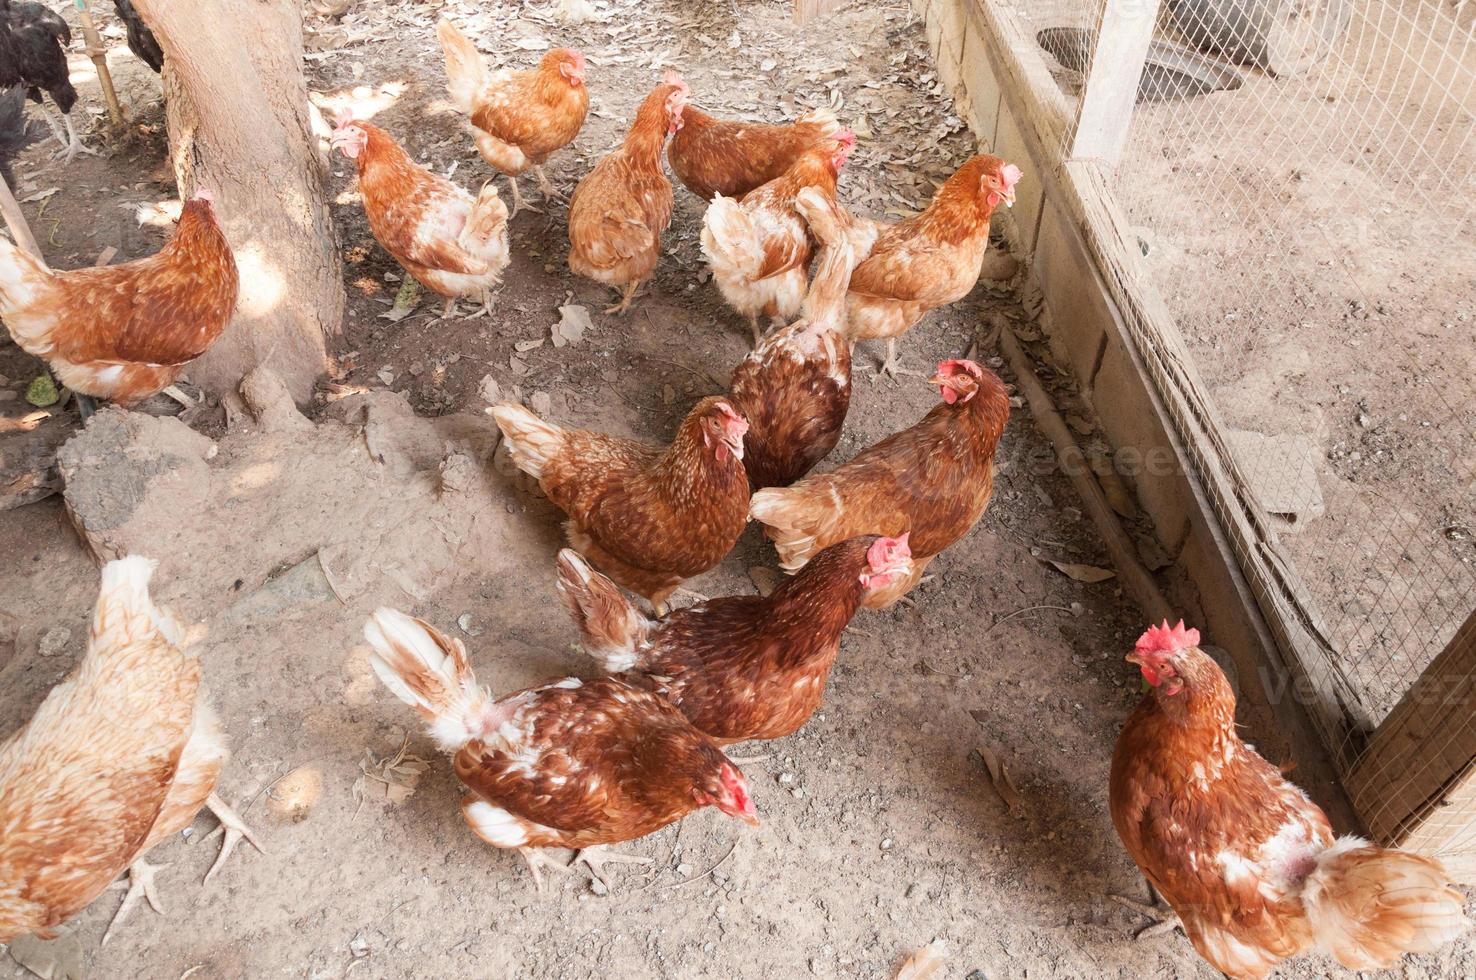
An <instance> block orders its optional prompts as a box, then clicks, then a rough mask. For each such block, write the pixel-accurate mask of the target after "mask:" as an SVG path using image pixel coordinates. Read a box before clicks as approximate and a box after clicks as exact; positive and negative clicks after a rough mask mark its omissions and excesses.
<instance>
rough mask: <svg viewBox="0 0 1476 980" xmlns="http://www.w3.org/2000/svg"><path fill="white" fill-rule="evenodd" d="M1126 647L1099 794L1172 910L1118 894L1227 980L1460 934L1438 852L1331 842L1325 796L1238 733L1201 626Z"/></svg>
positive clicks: (1150, 633) (1165, 630)
mask: <svg viewBox="0 0 1476 980" xmlns="http://www.w3.org/2000/svg"><path fill="white" fill-rule="evenodd" d="M1127 659H1128V661H1129V662H1130V663H1133V664H1136V665H1137V666H1138V667H1139V669H1140V670H1141V671H1142V675H1143V679H1144V680H1145V681H1146V682H1147V683H1148V685H1149V690H1148V693H1147V694H1146V695H1145V696H1144V697H1143V700H1142V701H1141V702H1140V703H1139V705H1138V708H1137V710H1136V711H1134V712H1133V714H1132V716H1131V717H1129V718H1128V720H1127V723H1126V724H1125V725H1124V726H1123V729H1122V734H1121V735H1120V736H1119V737H1118V740H1117V748H1116V751H1115V752H1114V753H1113V756H1112V773H1111V777H1110V783H1109V792H1108V802H1109V807H1110V809H1111V811H1112V822H1113V825H1114V826H1115V827H1116V828H1117V833H1118V836H1119V837H1121V838H1122V843H1123V846H1124V847H1125V848H1126V849H1127V852H1128V854H1129V855H1130V856H1131V857H1132V859H1133V860H1134V861H1135V862H1136V863H1137V865H1138V867H1139V868H1140V869H1141V870H1142V872H1143V874H1144V876H1145V877H1146V878H1147V879H1148V883H1149V885H1150V887H1151V888H1152V889H1154V890H1156V892H1157V893H1158V894H1160V895H1161V896H1162V897H1163V899H1165V900H1166V902H1167V905H1168V906H1169V909H1170V910H1171V911H1163V912H1161V911H1160V910H1159V909H1157V908H1154V907H1151V906H1145V905H1141V904H1139V903H1137V902H1135V901H1133V900H1131V899H1121V898H1118V900H1119V901H1121V902H1122V903H1123V904H1125V905H1128V906H1130V907H1132V908H1134V909H1136V910H1138V911H1141V912H1143V913H1145V914H1147V915H1148V916H1150V917H1151V918H1155V919H1159V920H1160V922H1161V924H1162V925H1163V926H1169V927H1172V926H1173V925H1176V924H1177V925H1180V926H1182V928H1183V930H1184V933H1185V934H1186V935H1187V936H1188V937H1189V941H1190V942H1191V943H1192V944H1193V945H1194V948H1195V949H1196V950H1197V951H1198V952H1199V955H1201V956H1203V957H1204V958H1205V959H1206V960H1208V961H1209V963H1210V964H1211V965H1212V966H1214V967H1215V968H1216V969H1217V970H1219V971H1221V972H1222V973H1224V974H1226V975H1228V976H1230V977H1232V978H1235V980H1261V978H1263V977H1265V976H1266V975H1267V974H1269V973H1270V972H1271V970H1272V969H1274V968H1275V966H1276V965H1277V964H1278V963H1279V962H1281V961H1282V960H1284V959H1287V958H1289V957H1292V956H1297V955H1299V954H1301V953H1307V952H1312V951H1314V950H1315V951H1320V952H1323V953H1326V954H1328V955H1330V956H1332V957H1333V958H1335V959H1336V960H1337V961H1338V962H1340V963H1342V964H1343V965H1344V966H1346V967H1348V968H1349V969H1352V970H1377V969H1387V968H1388V967H1390V966H1392V965H1393V964H1394V963H1395V962H1396V961H1397V960H1398V959H1399V957H1400V956H1402V955H1403V954H1405V953H1427V952H1430V951H1431V950H1434V949H1435V948H1437V947H1438V946H1440V945H1442V944H1443V943H1445V942H1448V941H1449V940H1451V939H1453V938H1454V937H1456V936H1458V935H1460V934H1461V933H1462V932H1464V931H1465V930H1466V928H1467V921H1466V917H1465V911H1464V899H1463V897H1462V896H1461V894H1460V893H1459V892H1457V891H1455V890H1454V889H1452V888H1451V887H1450V886H1449V876H1448V875H1447V874H1446V872H1445V869H1444V868H1443V867H1442V866H1441V864H1440V863H1439V862H1438V861H1435V860H1433V859H1431V858H1427V857H1421V856H1419V855H1415V854H1408V853H1405V852H1403V851H1397V850H1392V849H1388V848H1383V847H1378V846H1376V845H1373V844H1370V843H1368V842H1367V841H1365V840H1362V839H1360V838H1358V837H1351V836H1346V837H1341V838H1335V837H1334V836H1333V832H1332V827H1331V825H1330V824H1329V823H1328V819H1327V816H1326V815H1325V814H1324V813H1323V812H1322V810H1321V808H1320V807H1318V806H1317V804H1316V803H1314V802H1312V800H1311V799H1310V798H1309V797H1308V796H1307V794H1306V793H1304V792H1303V791H1302V790H1301V789H1299V788H1298V787H1297V786H1295V785H1293V784H1292V783H1290V782H1288V781H1287V780H1286V779H1285V777H1284V776H1283V775H1282V773H1281V771H1280V770H1279V769H1277V767H1275V766H1273V765H1272V764H1271V763H1269V762H1267V761H1266V760H1265V759H1263V758H1261V757H1260V756H1259V755H1258V754H1256V751H1255V749H1253V748H1251V747H1250V746H1249V745H1247V744H1245V743H1244V742H1242V741H1241V739H1240V734H1239V732H1238V731H1237V730H1236V725H1235V694H1234V692H1233V691H1232V690H1231V687H1230V684H1229V682H1228V681H1227V680H1226V679H1225V675H1224V673H1223V672H1222V671H1221V670H1220V667H1219V665H1218V664H1216V663H1215V661H1214V660H1212V659H1211V658H1210V657H1209V656H1208V655H1207V654H1206V653H1205V652H1204V651H1203V650H1201V649H1200V647H1199V631H1198V630H1196V629H1188V628H1186V627H1185V626H1184V623H1183V621H1182V620H1181V621H1180V622H1178V623H1177V624H1175V625H1173V626H1170V625H1169V624H1168V622H1167V621H1165V622H1164V623H1163V624H1162V625H1160V626H1154V627H1151V628H1149V629H1148V630H1147V631H1146V632H1144V633H1143V635H1142V636H1141V637H1140V638H1139V639H1138V642H1137V644H1136V646H1135V647H1134V648H1133V652H1132V653H1130V654H1128V656H1127ZM1114 897H1117V896H1114ZM1159 928H1161V927H1155V930H1157V929H1159Z"/></svg>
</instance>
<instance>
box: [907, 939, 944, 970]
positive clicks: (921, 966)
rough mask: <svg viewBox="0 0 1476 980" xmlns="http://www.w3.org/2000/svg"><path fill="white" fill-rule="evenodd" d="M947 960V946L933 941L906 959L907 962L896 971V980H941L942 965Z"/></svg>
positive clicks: (941, 942) (937, 940) (939, 940)
mask: <svg viewBox="0 0 1476 980" xmlns="http://www.w3.org/2000/svg"><path fill="white" fill-rule="evenodd" d="M947 959H948V944H947V943H946V942H944V941H943V940H941V939H934V940H933V941H932V942H930V943H928V944H927V945H926V946H924V947H923V948H922V949H920V950H918V951H917V952H916V953H913V954H912V955H911V956H909V957H907V962H905V963H903V964H902V965H901V966H900V967H899V968H898V969H897V978H896V980H931V978H934V977H936V978H937V980H943V963H944V961H946V960H947Z"/></svg>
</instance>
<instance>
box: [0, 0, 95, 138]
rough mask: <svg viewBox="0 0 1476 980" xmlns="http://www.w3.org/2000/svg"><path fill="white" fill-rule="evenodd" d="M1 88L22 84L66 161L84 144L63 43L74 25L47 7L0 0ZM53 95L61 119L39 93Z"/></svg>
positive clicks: (23, 0) (26, 1) (26, 0)
mask: <svg viewBox="0 0 1476 980" xmlns="http://www.w3.org/2000/svg"><path fill="white" fill-rule="evenodd" d="M0 35H4V37H3V38H0V89H5V88H9V87H11V86H14V85H21V86H24V87H25V89H26V95H27V96H28V97H30V99H31V101H33V102H35V103H36V104H37V105H39V106H41V115H42V117H43V118H44V119H45V120H46V124H47V125H48V126H50V127H51V132H52V134H53V135H54V136H55V137H56V138H57V141H58V142H60V143H61V144H62V147H63V150H62V152H64V153H65V154H66V157H67V162H68V163H70V162H71V161H72V158H73V157H75V156H76V155H77V151H78V150H80V149H84V147H83V146H82V140H81V139H80V138H79V137H78V136H77V130H76V129H75V128H74V127H73V125H72V116H71V112H72V106H74V105H76V104H77V90H76V89H75V88H73V87H72V81H71V78H70V74H71V73H70V71H69V70H68V68H67V52H66V46H67V45H68V44H70V43H71V42H72V29H71V28H70V27H68V26H67V22H66V21H65V20H62V18H61V16H60V15H59V14H57V13H56V11H54V10H52V9H51V8H49V7H46V6H44V5H42V4H39V3H33V2H31V0H20V2H18V3H17V2H12V0H0ZM42 92H45V93H46V94H48V95H50V96H51V100H52V101H53V102H55V103H56V107H57V108H58V109H60V110H61V111H62V119H63V121H64V122H65V124H66V125H65V135H63V127H62V126H61V125H58V124H57V122H56V120H55V118H53V116H52V115H51V113H50V111H48V110H47V108H46V105H45V103H44V102H43V101H42V99H41V93H42Z"/></svg>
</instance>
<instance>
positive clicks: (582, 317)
mask: <svg viewBox="0 0 1476 980" xmlns="http://www.w3.org/2000/svg"><path fill="white" fill-rule="evenodd" d="M559 314H560V319H559V322H558V323H555V324H554V325H553V327H552V328H551V329H550V330H549V333H550V334H551V335H552V338H553V345H554V346H555V347H563V346H565V345H566V344H577V343H579V341H581V340H583V339H584V332H585V331H586V330H588V329H589V328H590V327H591V326H593V324H592V323H591V321H590V319H589V308H588V307H584V306H579V305H578V304H573V305H570V306H561V307H559Z"/></svg>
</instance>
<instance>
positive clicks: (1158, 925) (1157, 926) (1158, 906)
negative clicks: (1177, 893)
mask: <svg viewBox="0 0 1476 980" xmlns="http://www.w3.org/2000/svg"><path fill="white" fill-rule="evenodd" d="M1147 884H1148V895H1149V897H1150V898H1151V899H1152V900H1153V904H1151V905H1146V904H1144V903H1143V902H1140V901H1138V900H1137V899H1134V898H1128V897H1126V896H1125V895H1108V896H1107V897H1108V898H1110V899H1112V900H1113V901H1114V902H1116V903H1117V904H1118V905H1121V906H1122V907H1123V908H1126V909H1131V910H1132V911H1134V912H1136V913H1138V914H1139V915H1141V916H1143V917H1144V918H1146V919H1149V920H1151V923H1150V924H1149V925H1147V926H1145V927H1144V928H1142V929H1139V930H1138V931H1137V932H1136V933H1134V934H1133V938H1134V939H1152V938H1153V937H1154V936H1162V935H1164V934H1165V933H1169V932H1173V931H1174V930H1175V929H1183V928H1184V924H1183V923H1182V922H1180V921H1179V913H1177V912H1175V911H1174V910H1173V907H1172V906H1170V905H1169V904H1168V903H1167V902H1165V901H1164V900H1163V896H1162V895H1160V894H1158V889H1157V888H1154V887H1153V882H1151V881H1150V882H1148V883H1147Z"/></svg>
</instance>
